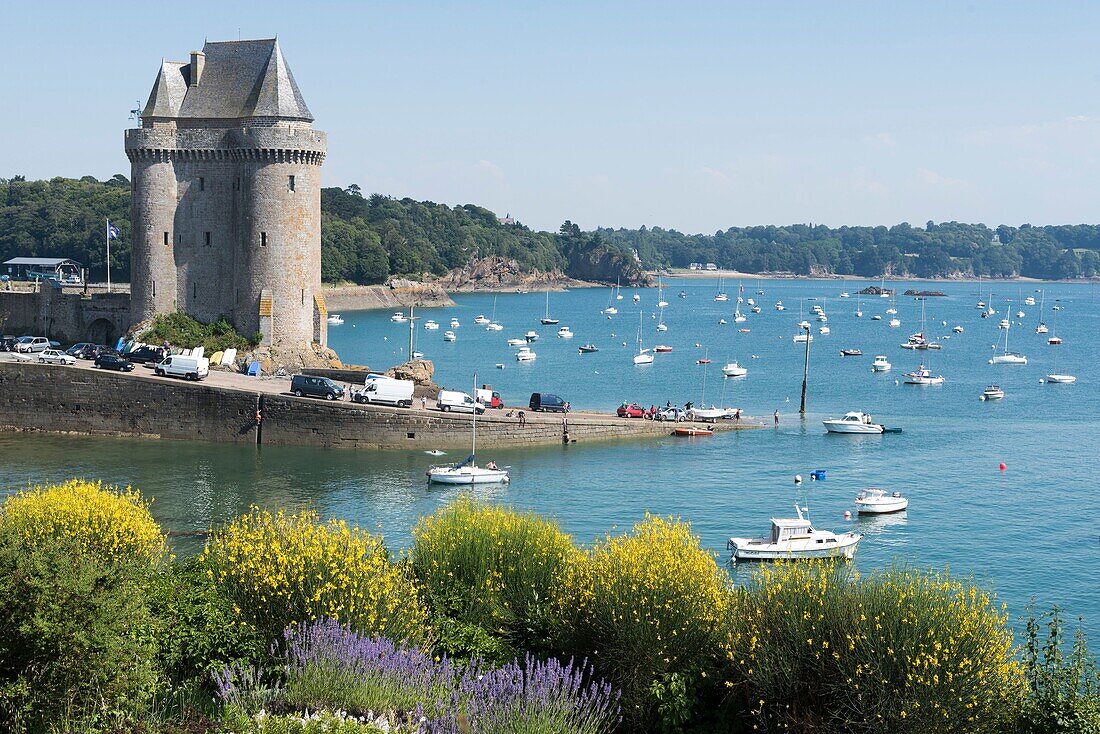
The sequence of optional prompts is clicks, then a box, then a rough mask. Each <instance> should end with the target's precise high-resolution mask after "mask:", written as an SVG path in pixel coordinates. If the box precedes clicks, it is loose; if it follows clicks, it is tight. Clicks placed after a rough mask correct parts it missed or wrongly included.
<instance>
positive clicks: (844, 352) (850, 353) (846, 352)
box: [840, 349, 863, 357]
mask: <svg viewBox="0 0 1100 734" xmlns="http://www.w3.org/2000/svg"><path fill="white" fill-rule="evenodd" d="M840 356H841V357H862V356H863V352H862V351H861V350H859V349H841V350H840Z"/></svg>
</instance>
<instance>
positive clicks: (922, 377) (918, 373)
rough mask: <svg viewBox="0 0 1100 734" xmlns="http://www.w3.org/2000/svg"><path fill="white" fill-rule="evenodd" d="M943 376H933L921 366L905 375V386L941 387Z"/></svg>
mask: <svg viewBox="0 0 1100 734" xmlns="http://www.w3.org/2000/svg"><path fill="white" fill-rule="evenodd" d="M943 382H944V380H943V375H933V374H932V371H931V370H929V369H928V368H927V367H925V366H924V365H923V364H922V365H921V366H920V367H918V368H917V369H915V370H913V371H912V372H906V373H905V384H906V385H942V384H943Z"/></svg>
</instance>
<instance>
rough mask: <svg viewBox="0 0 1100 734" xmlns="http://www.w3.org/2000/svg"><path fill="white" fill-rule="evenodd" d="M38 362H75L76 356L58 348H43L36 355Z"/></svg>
mask: <svg viewBox="0 0 1100 734" xmlns="http://www.w3.org/2000/svg"><path fill="white" fill-rule="evenodd" d="M38 361H39V362H48V363H50V364H76V357H74V356H73V355H71V354H65V353H64V352H62V351H61V350H60V349H44V350H43V351H42V353H41V354H39V355H38Z"/></svg>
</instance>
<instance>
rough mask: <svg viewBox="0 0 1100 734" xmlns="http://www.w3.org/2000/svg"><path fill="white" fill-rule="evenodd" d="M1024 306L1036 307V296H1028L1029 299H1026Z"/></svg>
mask: <svg viewBox="0 0 1100 734" xmlns="http://www.w3.org/2000/svg"><path fill="white" fill-rule="evenodd" d="M1024 305H1025V306H1034V305H1035V296H1028V297H1027V298H1025V299H1024Z"/></svg>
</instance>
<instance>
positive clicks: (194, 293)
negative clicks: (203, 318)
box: [191, 283, 199, 299]
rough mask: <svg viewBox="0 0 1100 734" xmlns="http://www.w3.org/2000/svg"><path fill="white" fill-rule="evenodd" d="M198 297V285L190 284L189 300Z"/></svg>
mask: <svg viewBox="0 0 1100 734" xmlns="http://www.w3.org/2000/svg"><path fill="white" fill-rule="evenodd" d="M198 295H199V284H198V283H192V284H191V298H192V299H194V298H197V297H198Z"/></svg>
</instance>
